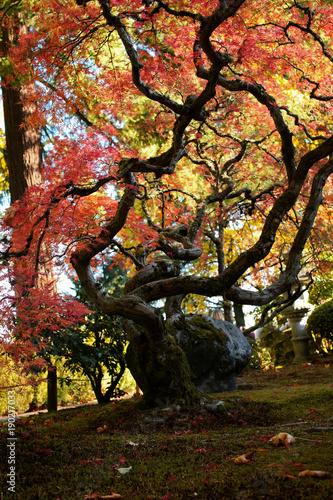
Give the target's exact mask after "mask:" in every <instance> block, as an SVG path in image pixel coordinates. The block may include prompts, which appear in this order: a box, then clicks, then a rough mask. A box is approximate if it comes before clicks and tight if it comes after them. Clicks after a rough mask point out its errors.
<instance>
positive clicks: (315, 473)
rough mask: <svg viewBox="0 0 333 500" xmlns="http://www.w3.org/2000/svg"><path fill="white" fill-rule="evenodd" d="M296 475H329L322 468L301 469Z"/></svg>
mask: <svg viewBox="0 0 333 500" xmlns="http://www.w3.org/2000/svg"><path fill="white" fill-rule="evenodd" d="M298 475H299V476H300V477H329V473H328V472H324V471H322V470H303V471H302V472H300V473H299V474H298Z"/></svg>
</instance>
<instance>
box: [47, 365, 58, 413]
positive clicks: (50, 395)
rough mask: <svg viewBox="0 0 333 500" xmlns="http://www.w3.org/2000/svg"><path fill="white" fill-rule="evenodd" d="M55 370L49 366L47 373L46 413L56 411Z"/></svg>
mask: <svg viewBox="0 0 333 500" xmlns="http://www.w3.org/2000/svg"><path fill="white" fill-rule="evenodd" d="M57 407H58V401H57V368H56V367H55V366H50V367H49V368H48V371H47V411H48V412H50V411H57Z"/></svg>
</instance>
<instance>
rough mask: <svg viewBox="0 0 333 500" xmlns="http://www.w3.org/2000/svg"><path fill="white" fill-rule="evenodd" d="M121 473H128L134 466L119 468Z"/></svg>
mask: <svg viewBox="0 0 333 500" xmlns="http://www.w3.org/2000/svg"><path fill="white" fill-rule="evenodd" d="M117 470H118V472H120V474H127V473H128V472H129V471H130V470H132V466H130V467H121V468H120V469H117Z"/></svg>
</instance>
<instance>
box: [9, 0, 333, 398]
mask: <svg viewBox="0 0 333 500" xmlns="http://www.w3.org/2000/svg"><path fill="white" fill-rule="evenodd" d="M23 3H24V1H23ZM27 5H30V8H31V26H32V29H31V30H30V31H29V32H28V33H26V34H24V35H22V36H21V39H20V45H19V46H18V47H16V48H15V50H12V53H11V58H12V64H13V65H14V67H16V68H17V71H18V72H21V73H24V72H26V69H25V62H26V60H29V62H30V63H31V64H32V67H33V75H32V77H33V79H34V81H35V82H36V95H35V98H36V99H37V100H38V109H37V111H36V113H35V114H34V116H33V117H30V118H29V119H31V120H34V123H35V124H39V125H42V124H43V123H45V122H47V121H49V122H51V123H52V124H53V126H54V135H53V137H52V144H51V145H50V147H49V148H48V150H49V151H48V156H47V158H46V160H45V162H44V167H43V175H44V179H45V186H43V187H40V188H39V189H34V190H32V191H30V195H27V196H26V197H25V200H22V201H21V203H20V204H18V205H17V206H16V207H15V209H13V210H12V212H11V217H10V225H11V227H12V234H11V245H10V247H9V248H8V249H7V250H6V251H5V252H4V257H6V258H7V259H9V258H10V259H12V260H15V259H20V261H21V263H22V262H23V263H24V265H25V266H26V267H25V269H26V270H27V272H30V271H29V270H31V266H32V270H33V269H34V266H36V262H38V261H40V259H41V255H40V248H41V245H42V244H43V245H45V246H46V247H47V248H48V249H52V252H53V256H54V259H55V263H56V264H57V265H59V266H65V267H66V266H67V267H66V269H67V270H68V272H71V271H70V267H69V262H70V263H71V266H72V268H73V269H74V270H75V272H76V274H77V276H78V278H79V280H80V281H81V284H82V286H83V287H84V289H85V291H86V292H87V294H88V295H89V296H90V297H91V299H92V300H93V301H94V302H95V303H96V304H97V305H98V306H99V307H100V308H101V309H102V310H103V311H104V312H105V313H107V314H111V315H120V316H122V317H123V318H124V324H125V327H126V330H127V333H128V336H129V340H130V351H131V358H132V361H131V362H132V365H133V367H134V365H135V369H134V372H135V375H136V376H137V378H138V379H139V380H140V382H139V383H141V385H142V386H143V387H142V389H143V391H144V393H145V396H146V397H147V400H151V401H152V400H154V399H155V398H156V397H159V398H164V397H170V398H177V397H179V398H185V399H191V398H193V397H194V398H195V390H194V387H193V385H192V384H191V374H190V371H189V367H188V364H187V361H186V358H185V356H184V353H183V352H182V350H181V349H180V348H179V346H178V345H177V340H176V328H177V326H176V325H177V321H178V320H179V318H181V317H182V314H183V313H182V309H181V304H182V301H183V300H184V298H185V297H186V296H188V295H189V294H197V295H202V296H206V297H214V296H223V297H224V298H225V299H226V300H230V301H233V302H235V303H237V304H252V305H260V306H263V305H267V306H268V308H270V309H272V310H273V311H274V308H275V309H276V308H277V309H278V308H279V307H280V306H281V300H280V299H279V297H280V296H281V295H282V294H285V293H286V292H289V291H290V290H291V286H292V285H293V284H294V282H295V280H296V279H297V276H298V274H299V272H300V270H301V267H302V265H304V263H306V261H307V260H308V256H309V255H310V253H311V251H312V249H313V248H317V249H318V246H319V245H320V238H319V237H318V235H319V234H320V232H321V233H323V224H322V223H323V221H325V220H326V217H327V214H328V215H330V206H329V200H330V197H331V194H332V181H331V178H330V175H331V174H332V172H333V157H332V153H333V136H332V133H331V127H332V119H331V116H332V100H333V95H332V90H331V87H332V83H331V74H332V61H333V54H332V53H331V52H330V47H331V44H332V22H333V9H332V6H331V4H330V2H327V1H324V0H319V1H318V0H317V1H311V0H310V1H308V2H298V1H296V0H288V1H286V2H283V3H281V2H279V1H275V0H270V1H267V0H264V1H263V2H260V5H259V4H258V2H254V1H251V0H223V1H222V0H221V1H218V0H215V1H200V2H196V1H193V0H192V1H189V0H175V1H167V2H164V1H161V0H154V1H150V0H142V1H141V0H128V1H126V0H125V1H118V0H111V1H109V0H96V1H89V2H88V1H79V0H77V2H76V3H74V1H73V2H71V1H68V0H66V1H65V0H51V1H48V2H45V0H34V1H33V2H27ZM30 71H31V68H30ZM316 217H317V220H319V222H320V224H317V223H316ZM7 222H8V220H7ZM309 242H310V243H311V244H309ZM315 253H316V252H315ZM106 254H108V256H107V257H108V258H109V257H110V255H111V257H112V258H113V259H114V261H115V262H116V261H117V262H122V263H123V265H124V266H126V267H129V268H130V270H131V272H130V278H129V279H128V281H127V283H126V285H125V287H124V294H123V296H122V297H118V298H115V297H112V296H110V295H109V294H107V293H106V292H105V291H104V290H103V288H102V287H101V286H100V283H99V281H98V263H99V262H101V261H102V260H103V259H104V256H105V255H106ZM247 284H251V285H257V284H260V287H259V289H257V290H256V289H253V288H252V289H251V288H250V287H249V286H246V285H247ZM298 294H299V292H296V293H295V294H294V295H291V294H290V295H289V299H288V301H287V303H291V302H292V301H293V300H295V298H296V297H297V296H298ZM35 295H36V296H37V295H38V291H36V294H35ZM30 300H31V298H30ZM34 300H35V301H36V302H34V301H32V302H30V307H32V308H33V304H34V303H37V299H36V297H35V299H34ZM53 300H54V303H53V305H52V314H51V313H50V311H49V310H47V311H48V313H47V319H48V325H47V328H50V322H52V321H54V325H55V328H56V327H57V321H58V320H57V318H59V317H61V311H59V310H57V306H56V303H55V299H53ZM155 301H162V302H159V303H158V304H156V302H155ZM160 304H163V310H161V307H157V305H160ZM38 307H39V309H38V311H37V310H35V311H33V312H34V313H35V315H36V317H37V318H39V326H40V328H41V329H42V328H43V321H42V319H43V318H44V320H45V314H44V315H43V305H42V300H41V298H40V297H39V298H38ZM50 307H51V306H50ZM44 310H45V306H44ZM69 319H70V318H69ZM34 325H35V326H34V327H36V323H34ZM26 328H27V327H26ZM35 334H36V332H35ZM41 334H42V330H41ZM133 358H135V359H134V360H133ZM130 368H131V365H130Z"/></svg>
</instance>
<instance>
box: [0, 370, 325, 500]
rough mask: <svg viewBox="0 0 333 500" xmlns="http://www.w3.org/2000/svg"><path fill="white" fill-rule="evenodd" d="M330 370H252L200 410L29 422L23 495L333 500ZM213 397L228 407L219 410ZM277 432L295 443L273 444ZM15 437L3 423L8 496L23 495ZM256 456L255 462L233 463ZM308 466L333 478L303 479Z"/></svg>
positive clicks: (27, 499) (126, 405)
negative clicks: (10, 483) (10, 448)
mask: <svg viewBox="0 0 333 500" xmlns="http://www.w3.org/2000/svg"><path fill="white" fill-rule="evenodd" d="M332 370H333V364H332V363H331V364H326V365H325V364H314V365H307V366H298V367H286V368H282V369H279V370H269V371H266V372H264V371H261V370H249V369H248V370H246V371H245V372H243V373H242V374H241V376H240V377H239V378H238V384H239V390H238V391H235V392H231V393H223V394H219V395H214V398H213V399H212V400H211V401H210V406H209V405H208V407H204V406H202V407H200V408H197V409H192V410H186V409H181V408H178V407H173V408H169V409H162V408H158V409H155V410H142V409H140V405H139V404H138V402H137V401H135V400H134V399H133V400H122V401H119V402H117V403H111V404H109V405H106V406H85V407H80V408H76V409H68V410H62V411H59V412H57V413H53V414H51V415H50V414H40V415H38V416H35V417H34V418H33V419H31V418H30V419H29V421H27V420H24V419H22V421H21V422H20V423H19V422H17V423H16V428H15V434H16V437H17V440H16V457H15V458H16V498H18V499H19V500H36V499H43V500H44V499H45V500H49V499H50V500H51V499H59V500H67V499H68V500H72V499H73V500H74V499H82V500H83V499H89V498H101V499H102V498H124V499H137V500H141V499H142V500H143V499H145V500H146V499H154V500H155V499H164V500H167V499H175V500H178V499H192V498H193V499H194V498H196V499H211V500H213V499H216V500H220V499H266V498H267V499H268V498H276V499H280V498H286V497H288V496H290V497H292V498H293V499H307V500H308V499H317V498H318V499H320V500H323V499H329V498H332V489H333V446H332V445H333V378H332ZM214 401H223V404H220V405H219V406H217V407H215V409H214V405H213V404H212V403H213V402H214ZM104 426H105V427H104ZM98 428H101V429H103V431H102V432H98ZM101 429H99V430H101ZM279 432H287V433H289V434H292V435H293V436H294V437H295V442H294V443H293V444H292V445H291V446H290V447H289V448H287V447H285V446H279V447H274V446H272V444H271V443H270V442H269V439H270V438H271V437H272V436H274V435H275V434H277V433H279ZM7 438H8V429H7V424H3V425H2V426H1V428H0V440H1V443H0V450H1V451H0V454H1V455H0V463H1V464H2V465H1V476H0V481H1V484H0V492H2V494H3V495H2V497H1V498H3V499H9V498H14V497H15V495H13V494H12V493H10V492H8V490H7V484H6V482H7V473H8V464H7V457H6V449H7ZM252 451H255V454H254V455H253V458H254V460H253V461H251V462H250V463H249V464H246V465H236V464H235V463H234V458H235V457H237V456H240V455H243V454H245V453H249V452H252ZM130 467H131V469H130V470H129V471H128V472H127V473H125V474H121V473H120V472H119V470H118V469H125V470H126V469H127V468H130ZM304 470H316V471H318V470H319V471H324V472H327V473H328V474H327V475H328V477H325V478H317V477H299V475H298V474H299V473H300V472H301V471H304ZM123 472H124V471H123ZM116 494H118V495H120V496H118V497H117V496H116Z"/></svg>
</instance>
